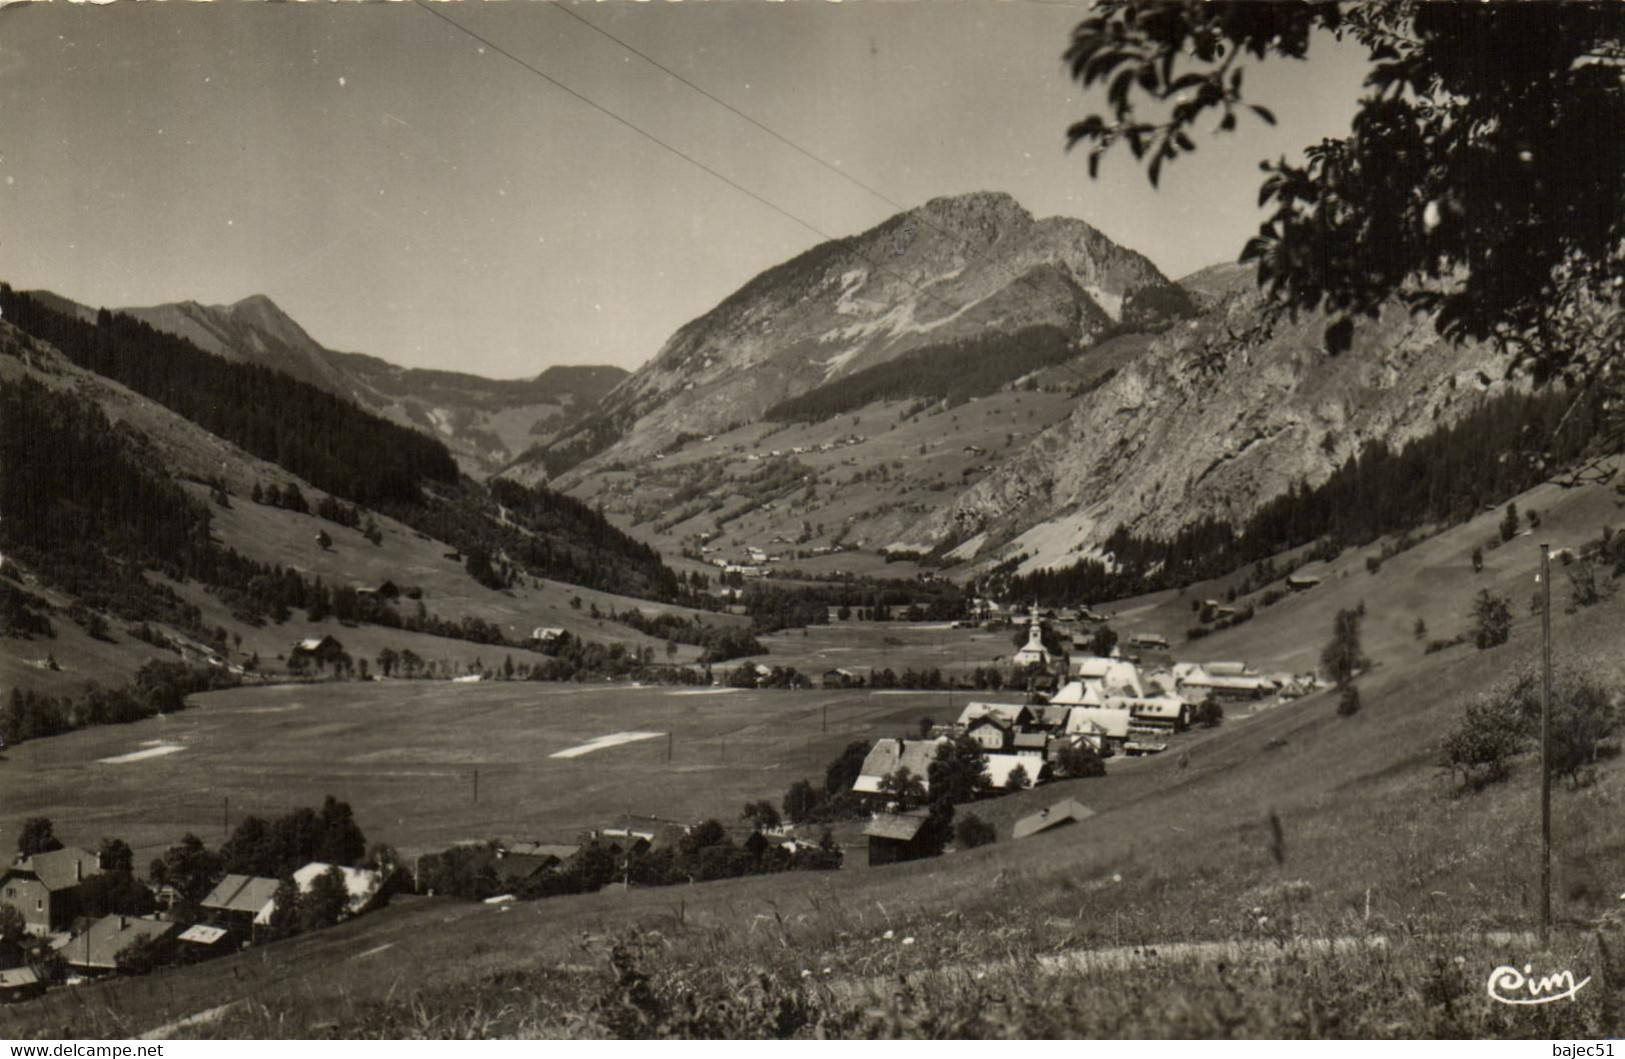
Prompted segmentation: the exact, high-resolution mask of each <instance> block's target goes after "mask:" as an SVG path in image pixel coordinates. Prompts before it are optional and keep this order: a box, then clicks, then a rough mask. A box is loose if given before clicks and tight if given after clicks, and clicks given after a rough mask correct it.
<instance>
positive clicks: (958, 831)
mask: <svg viewBox="0 0 1625 1059" xmlns="http://www.w3.org/2000/svg"><path fill="white" fill-rule="evenodd" d="M998 837H999V836H998V831H997V830H996V829H995V828H994V827H993V825H992V824H990V823H988V822H987V821H986V820H983V819H982V818H981V817H979V816H977V815H976V814H975V813H966V814H965V816H964V818H963V819H962V820H960V821H959V823H958V824H957V825H955V827H954V840H955V841H956V842H957V843H958V845H959V846H960V847H961V848H962V849H975V848H976V847H977V846H991V845H992V844H993V843H994V842H996V841H997V840H998Z"/></svg>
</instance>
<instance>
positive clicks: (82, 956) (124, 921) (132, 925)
mask: <svg viewBox="0 0 1625 1059" xmlns="http://www.w3.org/2000/svg"><path fill="white" fill-rule="evenodd" d="M175 929H177V925H176V924H174V923H170V922H168V921H167V920H162V919H141V918H139V917H137V916H120V915H110V916H103V917H102V918H100V919H98V920H96V921H95V922H94V923H92V924H90V926H89V927H88V928H86V930H85V932H84V933H83V934H79V935H76V936H74V937H72V938H68V939H66V940H65V941H63V942H62V944H60V945H59V946H57V951H58V952H59V953H61V954H62V960H63V962H64V963H66V964H67V965H68V966H69V967H72V968H73V969H75V970H77V971H82V972H87V973H91V974H106V973H107V972H109V971H116V970H118V956H119V953H121V952H123V951H124V950H125V949H127V948H129V947H130V946H131V945H134V944H135V943H136V942H138V941H155V940H157V939H158V938H161V937H163V936H164V935H166V934H168V933H169V932H171V931H173V930H175Z"/></svg>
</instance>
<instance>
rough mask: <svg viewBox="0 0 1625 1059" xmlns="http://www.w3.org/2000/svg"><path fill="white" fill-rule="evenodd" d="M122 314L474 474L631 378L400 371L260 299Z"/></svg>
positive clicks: (601, 373)
mask: <svg viewBox="0 0 1625 1059" xmlns="http://www.w3.org/2000/svg"><path fill="white" fill-rule="evenodd" d="M31 294H32V295H33V296H34V297H36V298H39V299H40V300H42V301H44V302H46V303H47V304H49V305H50V306H51V307H52V308H54V309H56V310H58V311H60V312H71V313H73V314H74V315H77V316H79V317H80V318H81V319H86V320H94V319H95V317H96V312H95V310H94V309H90V308H87V307H86V306H83V305H79V304H78V303H76V302H73V301H71V300H69V299H67V298H64V297H62V296H60V295H57V294H53V293H51V292H50V291H34V292H31ZM121 311H122V312H125V313H128V314H129V315H131V316H133V317H135V318H136V319H138V320H141V321H143V322H144V323H146V324H148V325H150V326H152V327H153V328H155V329H157V330H159V331H164V332H167V333H169V334H172V335H177V336H179V337H181V338H184V339H186V340H187V341H189V342H191V343H192V344H193V345H195V346H197V347H198V348H199V349H202V350H204V351H206V352H209V353H213V354H215V355H216V356H219V357H224V358H225V359H227V360H231V361H236V362H238V363H248V364H258V365H261V366H263V367H267V368H271V369H274V370H276V371H281V372H285V373H287V374H288V375H291V376H293V377H294V378H296V379H299V380H301V381H303V382H308V383H310V384H311V385H313V386H319V387H321V388H322V389H324V390H326V391H328V392H329V393H333V394H337V395H338V396H340V397H344V398H346V399H348V400H351V401H354V402H355V403H356V404H359V405H361V406H362V407H363V408H366V409H367V410H369V411H371V412H374V413H376V414H378V415H381V416H383V417H385V418H386V419H391V420H394V421H395V422H397V423H400V424H403V425H405V426H411V427H414V428H416V429H418V430H421V431H423V432H425V433H427V434H431V435H433V436H434V437H436V438H438V439H440V441H441V442H443V443H444V444H445V445H446V447H447V448H448V449H450V450H451V452H452V455H453V456H455V457H456V458H457V461H458V463H459V464H460V465H461V466H462V468H463V470H464V471H466V472H468V473H470V474H474V475H486V474H490V473H491V472H493V471H495V470H497V469H498V468H500V467H502V466H503V465H505V464H506V463H508V462H509V461H510V460H512V459H513V458H514V457H515V456H517V455H518V454H519V453H521V452H524V451H525V450H526V449H528V448H530V447H532V446H534V445H536V444H537V443H539V442H542V441H546V440H549V439H550V438H552V437H553V436H554V435H555V434H556V433H557V432H558V431H560V430H562V429H565V428H568V427H569V426H571V425H572V424H574V423H575V422H577V421H578V420H579V419H580V418H581V417H582V416H583V415H584V414H585V413H586V412H587V411H588V410H590V409H592V408H594V407H595V406H596V405H597V403H598V401H599V399H600V398H602V397H603V396H604V395H605V394H606V393H608V392H609V391H610V390H611V389H613V388H614V387H615V385H616V384H617V383H619V382H620V381H621V380H622V379H624V378H625V377H626V374H627V373H626V371H625V370H624V369H622V368H616V367H610V366H606V365H560V366H556V367H552V368H548V369H547V370H546V371H543V372H542V373H541V374H539V375H537V376H535V377H534V378H530V379H486V378H482V377H480V376H478V375H468V374H464V373H462V372H453V371H437V370H433V369H425V368H403V367H401V366H399V365H396V364H391V363H389V362H388V361H386V360H383V359H380V358H378V357H374V356H368V355H366V354H361V353H339V352H335V351H334V350H331V349H328V348H327V347H325V346H323V345H322V344H321V343H320V342H318V341H316V340H315V339H314V338H312V337H311V336H310V333H309V332H307V331H306V330H305V329H304V328H303V327H301V326H300V325H299V323H298V322H297V321H295V320H294V319H293V318H292V317H291V316H289V315H288V314H287V313H286V312H284V311H283V310H282V308H281V307H280V306H278V305H277V304H276V302H274V301H272V300H271V299H270V298H269V297H267V296H266V295H264V294H253V295H250V296H249V297H247V298H243V299H242V300H241V301H236V302H233V303H231V304H230V305H203V304H201V303H199V302H195V301H184V302H173V303H169V304H165V305H152V306H145V307H141V308H134V309H124V310H121Z"/></svg>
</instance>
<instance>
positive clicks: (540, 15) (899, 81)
mask: <svg viewBox="0 0 1625 1059" xmlns="http://www.w3.org/2000/svg"><path fill="white" fill-rule="evenodd" d="M1086 6H1087V5H1086V4H1082V3H1066V2H1038V0H1005V2H1002V3H993V2H988V0H961V2H950V0H889V2H886V0H847V2H844V3H832V2H828V0H790V2H785V3H770V2H766V0H711V2H705V3H701V2H696V0H685V2H682V3H675V2H669V0H665V2H662V0H656V2H648V3H637V2H618V0H603V2H597V3H579V4H571V6H570V11H572V12H574V13H576V14H577V15H579V16H580V17H581V18H583V19H587V20H590V21H591V22H592V23H593V24H594V25H596V26H598V27H600V28H601V29H603V30H605V31H607V32H608V33H609V34H612V35H613V36H615V37H618V38H620V39H621V40H622V41H625V42H626V43H627V44H630V45H631V46H632V47H634V48H636V49H637V50H638V51H641V52H644V53H646V54H647V55H649V56H650V57H652V58H654V59H656V60H658V61H659V62H660V63H662V64H664V65H666V66H668V67H670V68H671V69H672V70H675V71H676V72H678V73H680V74H682V76H683V77H685V78H687V79H688V80H690V81H693V82H694V83H695V84H698V85H700V86H702V87H704V88H705V89H706V91H708V92H710V93H712V94H713V95H715V96H717V97H719V98H721V99H723V100H726V101H727V102H728V103H729V104H731V105H732V106H734V107H736V108H738V109H739V110H741V111H743V112H745V113H747V114H749V115H750V116H751V117H752V118H754V119H755V120H756V121H758V122H760V123H761V124H763V125H765V126H767V127H769V128H771V129H773V130H774V131H775V132H777V133H778V134H779V135H781V136H783V137H785V138H786V139H788V140H790V141H792V142H794V143H796V144H798V145H800V146H801V147H803V148H805V149H806V150H807V151H808V152H810V153H811V154H813V155H816V156H817V157H818V158H820V159H822V160H823V161H825V162H827V163H829V164H830V165H832V166H835V167H838V169H839V170H840V171H841V172H843V173H848V174H850V175H851V176H853V177H855V178H856V179H857V180H859V181H861V182H862V183H863V184H867V185H869V187H871V188H874V189H876V190H878V191H879V192H881V193H882V194H883V195H884V196H885V198H880V197H877V196H876V195H874V194H871V193H870V192H868V191H865V190H863V189H862V188H860V187H858V186H856V185H854V184H852V183H849V182H847V181H846V180H843V179H842V178H841V177H840V176H837V175H835V174H833V173H831V172H830V171H829V170H828V169H825V168H823V167H822V166H820V165H818V164H817V163H815V162H813V161H811V160H809V159H808V158H806V157H804V156H803V155H801V154H799V153H797V152H796V151H795V150H793V149H791V148H790V147H787V146H785V145H784V144H782V143H780V142H778V141H777V140H775V139H774V138H773V137H772V136H770V135H768V134H767V133H765V132H762V131H761V130H759V129H757V128H755V127H753V126H752V125H751V124H750V123H749V122H746V121H745V120H743V119H741V118H740V117H738V116H737V115H735V114H732V113H730V112H729V111H727V110H726V109H724V108H723V107H720V106H718V105H717V104H716V103H714V102H712V101H710V100H708V99H706V98H705V97H704V96H702V95H699V94H698V93H696V92H694V91H693V90H692V89H690V88H688V87H686V86H684V85H683V84H682V83H680V82H678V81H676V80H674V79H673V78H671V77H670V76H669V75H667V74H666V73H664V72H662V71H661V70H659V69H658V68H656V67H654V66H651V65H650V64H648V63H647V62H645V61H644V60H643V59H642V58H639V57H638V56H636V55H634V54H633V53H632V52H630V51H627V50H626V49H624V48H622V47H620V46H619V45H618V44H616V43H615V41H613V40H611V39H609V38H607V37H605V36H602V35H600V34H598V33H596V32H595V31H594V30H593V29H591V28H589V27H588V26H586V25H584V24H582V22H580V21H577V20H576V19H573V18H571V17H570V15H569V14H566V13H564V12H562V11H559V10H555V9H554V8H553V5H551V4H547V3H542V2H537V0H507V2H501V3H496V2H480V0H465V2H461V3H447V4H437V5H436V10H439V11H442V12H444V13H445V14H446V16H447V17H450V18H453V19H455V20H456V21H457V22H459V23H461V24H462V25H464V26H466V27H467V28H468V29H470V30H472V31H473V32H474V33H476V34H478V35H479V36H480V37H483V38H485V39H486V40H487V41H488V42H489V45H487V44H484V43H481V42H480V41H479V40H476V39H474V38H473V37H470V36H468V35H466V34H465V33H463V32H461V31H460V30H458V29H457V28H456V27H454V26H452V25H449V24H448V23H447V22H446V21H444V20H443V19H441V18H438V17H436V16H435V14H433V13H431V12H430V11H427V10H425V9H423V7H422V6H420V5H417V4H413V3H381V2H380V3H342V4H341V3H309V4H281V3H278V4H271V3H258V2H246V0H219V2H216V3H209V4H200V3H180V2H174V3H167V4H140V5H137V4H135V3H131V2H128V0H123V2H115V3H111V4H106V5H91V4H66V3H50V4H14V5H10V6H7V7H5V8H4V9H0V113H3V114H4V115H6V118H5V120H0V279H4V280H5V281H6V282H9V283H11V284H12V286H14V287H17V288H41V287H43V288H48V289H51V290H54V291H56V292H57V293H59V294H63V295H65V296H67V297H70V298H73V299H75V300H77V301H80V302H84V303H86V304H89V305H92V306H104V305H105V306H112V307H130V306H142V305H152V304H157V303H161V302H170V301H181V300H194V301H199V302H203V303H205V304H219V303H228V302H233V301H237V300H238V299H241V298H244V297H247V296H248V295H251V294H256V293H261V294H266V295H269V296H270V297H271V298H272V299H273V300H275V301H276V302H277V303H278V304H279V305H281V306H282V308H283V309H284V310H286V311H287V312H288V313H289V314H290V315H291V316H292V317H293V318H294V319H295V320H297V321H299V322H300V323H301V324H302V325H304V327H305V328H306V330H308V331H309V332H310V333H311V334H312V336H313V337H315V338H316V339H317V340H318V341H320V342H321V343H323V344H324V345H326V346H328V347H329V348H332V349H338V350H344V351H355V352H364V353H371V354H374V355H376V356H381V357H384V358H385V359H388V360H391V361H394V362H396V363H399V364H404V365H408V366H413V367H436V368H446V369H452V370H458V371H467V372H473V373H476V374H482V375H487V376H492V377H497V378H519V377H528V376H531V375H535V374H536V373H538V372H540V371H542V370H543V369H544V368H546V367H548V366H549V365H553V364H604V363H607V364H616V365H620V366H621V367H625V368H628V369H631V368H635V367H637V366H638V365H639V364H641V363H643V362H644V361H646V360H648V359H650V358H651V357H653V356H654V355H655V354H656V353H657V352H658V351H659V349H660V346H661V345H662V343H664V342H665V340H666V339H667V338H668V337H669V336H670V335H671V334H672V332H673V331H675V330H676V329H677V328H678V327H680V326H681V325H682V324H684V323H685V322H687V321H688V320H690V319H693V318H694V317H696V316H699V315H701V314H702V313H704V312H705V311H707V310H708V309H710V308H711V307H712V306H714V305H715V304H716V303H717V302H719V301H721V300H722V299H723V298H725V297H727V295H728V294H730V293H731V292H732V291H734V290H735V289H737V288H738V287H739V286H741V285H742V284H743V283H745V282H746V281H747V280H749V279H750V278H751V277H752V276H754V275H756V274H757V273H758V272H760V271H762V270H763V269H765V268H768V267H770V266H772V265H774V264H777V263H779V262H781V261H784V260H786V259H787V258H790V257H792V256H794V255H796V254H798V253H800V252H801V251H803V250H806V249H807V248H809V247H811V246H813V245H816V244H817V243H819V242H821V241H823V239H824V237H825V236H831V237H833V236H843V235H849V234H853V233H855V232H859V231H862V230H864V229H866V228H868V227H871V226H872V225H874V224H877V223H879V222H881V221H883V220H885V219H886V218H887V217H889V216H891V215H892V214H893V213H895V212H897V210H896V209H895V207H894V206H893V205H891V204H890V202H888V201H886V200H887V199H889V200H891V202H895V203H900V204H902V205H904V206H908V207H912V206H916V205H919V204H921V203H924V202H925V201H927V200H929V199H931V198H935V197H937V196H941V195H953V194H960V193H965V192H971V191H982V190H992V191H1005V192H1008V193H1010V194H1012V195H1014V196H1015V197H1016V199H1017V200H1018V201H1020V202H1021V203H1022V205H1024V206H1025V207H1027V209H1029V210H1030V211H1032V212H1033V213H1034V214H1035V215H1036V216H1040V217H1043V216H1051V215H1057V214H1058V215H1065V216H1072V217H1078V218H1081V219H1083V220H1085V221H1087V222H1089V223H1090V224H1093V225H1094V226H1095V227H1097V228H1099V229H1100V230H1101V231H1103V232H1105V233H1106V234H1107V235H1108V236H1110V237H1111V238H1113V239H1114V240H1116V241H1117V242H1119V243H1121V244H1123V245H1125V246H1129V247H1132V248H1133V249H1135V250H1138V251H1140V252H1141V253H1143V254H1145V255H1146V256H1147V257H1149V258H1150V259H1151V260H1152V261H1154V262H1155V263H1156V264H1157V266H1158V267H1159V268H1161V269H1162V270H1163V272H1164V273H1166V274H1167V275H1169V276H1170V277H1173V278H1178V277H1179V276H1182V275H1185V274H1187V273H1189V272H1191V271H1194V270H1195V269H1197V268H1201V267H1203V266H1206V265H1209V264H1213V263H1215V262H1219V261H1227V260H1234V259H1235V257H1236V255H1237V253H1238V252H1239V251H1240V248H1241V246H1242V244H1243V242H1245V240H1246V239H1247V238H1248V237H1249V236H1250V235H1251V234H1253V232H1254V231H1255V230H1256V228H1257V226H1258V224H1259V222H1260V220H1261V219H1262V217H1261V215H1260V213H1259V211H1258V208H1257V189H1258V185H1259V181H1260V177H1261V174H1260V172H1259V170H1258V163H1259V161H1260V160H1262V159H1265V158H1271V159H1273V158H1277V157H1280V156H1282V155H1287V156H1296V155H1297V154H1298V152H1299V151H1300V150H1301V148H1302V147H1303V146H1305V145H1307V144H1310V143H1313V142H1317V141H1318V140H1320V139H1321V138H1322V137H1325V136H1337V135H1343V134H1345V133H1346V132H1347V131H1348V128H1349V122H1350V119H1351V117H1352V115H1353V113H1354V108H1355V103H1356V100H1357V98H1358V95H1359V83H1360V79H1361V77H1362V75H1363V69H1364V67H1363V55H1360V54H1358V53H1356V52H1354V51H1353V50H1352V49H1348V48H1343V49H1340V48H1338V47H1337V46H1336V45H1335V43H1334V42H1332V41H1331V40H1330V39H1329V38H1328V39H1326V40H1323V41H1319V42H1317V44H1316V47H1315V48H1314V49H1313V50H1312V52H1311V55H1310V61H1309V62H1305V63H1298V62H1277V63H1271V64H1265V65H1263V66H1259V67H1256V68H1253V69H1251V70H1250V71H1249V73H1248V77H1247V83H1248V89H1249V96H1250V97H1253V98H1256V99H1257V100H1258V101H1260V102H1265V103H1267V105H1269V106H1270V107H1271V109H1272V110H1273V111H1274V112H1275V115H1276V117H1277V119H1278V124H1277V125H1276V126H1275V127H1274V128H1270V127H1268V126H1265V125H1263V124H1262V123H1259V122H1256V121H1247V120H1244V121H1243V122H1242V126H1241V129H1240V131H1239V132H1237V133H1236V134H1234V135H1231V136H1228V137H1221V136H1214V137H1211V138H1204V139H1202V140H1201V141H1200V143H1199V149H1198V152H1197V153H1196V154H1195V155H1194V156H1192V157H1190V158H1188V159H1182V160H1181V161H1180V162H1179V163H1177V164H1175V165H1173V166H1171V167H1170V168H1169V169H1165V170H1164V173H1163V181H1162V187H1161V189H1160V190H1153V189H1152V188H1151V187H1150V186H1149V184H1148V183H1147V181H1146V179H1145V176H1144V173H1143V171H1142V170H1141V169H1139V168H1138V167H1136V165H1135V164H1134V162H1133V160H1132V159H1131V158H1130V157H1129V156H1128V155H1127V154H1126V153H1125V154H1123V155H1122V156H1120V157H1117V156H1114V157H1111V158H1109V159H1108V160H1107V161H1106V163H1105V164H1104V165H1103V166H1102V169H1101V175H1100V178H1099V179H1097V180H1093V181H1091V180H1090V179H1089V175H1088V170H1087V166H1086V164H1085V156H1084V154H1083V153H1082V152H1081V151H1080V152H1078V153H1068V152H1067V151H1066V149H1065V148H1066V136H1065V134H1066V128H1067V126H1068V124H1070V123H1071V122H1072V121H1075V120H1077V119H1078V118H1080V117H1082V116H1084V115H1085V114H1087V113H1089V112H1090V110H1091V105H1092V104H1093V105H1094V106H1099V105H1100V100H1099V99H1098V97H1088V96H1086V95H1085V94H1084V93H1083V92H1082V90H1081V89H1080V88H1079V87H1078V86H1077V85H1076V84H1075V83H1074V82H1072V81H1070V80H1069V78H1068V75H1067V70H1066V67H1065V64H1064V63H1063V61H1062V53H1063V52H1064V51H1065V48H1066V45H1067V41H1068V36H1069V33H1070V31H1071V29H1072V27H1073V26H1074V25H1076V23H1077V22H1078V20H1079V19H1080V18H1081V17H1082V15H1083V13H1084V11H1085V9H1086ZM491 45H494V46H495V47H492V46H491ZM502 52H508V53H511V54H512V55H513V56H517V57H518V58H520V59H522V60H524V62H525V63H527V64H529V65H530V66H532V67H534V68H535V70H536V71H541V72H542V73H545V74H547V75H548V76H550V77H552V78H554V79H556V80H557V81H559V82H562V83H563V84H564V85H567V86H569V88H570V89H572V90H574V91H575V92H577V93H579V94H580V95H581V96H585V97H586V98H587V99H590V100H592V101H593V102H594V103H597V104H598V105H600V106H601V107H603V108H605V109H607V110H609V111H611V112H613V113H614V114H615V115H618V116H619V117H620V118H622V119H624V121H625V122H626V123H630V125H633V126H636V127H637V128H639V129H642V130H644V131H646V132H647V133H649V134H650V135H652V136H653V137H655V138H657V139H659V140H661V141H664V143H665V144H667V145H669V147H670V148H673V149H675V151H676V152H681V154H686V155H688V156H690V157H692V158H693V159H694V160H695V161H698V162H700V163H703V165H704V166H706V167H709V168H710V169H712V170H715V171H716V172H717V173H719V174H721V175H723V176H725V177H727V178H728V179H729V180H731V181H733V182H735V183H736V184H739V185H741V186H743V187H745V188H747V189H749V191H750V192H752V193H754V194H755V195H758V196H760V197H761V198H763V199H766V200H768V201H770V202H771V203H773V204H774V205H775V206H777V207H779V208H780V209H782V210H783V211H784V212H782V213H781V212H778V211H776V210H774V209H772V208H769V207H768V206H766V205H763V204H762V203H760V202H758V201H755V200H754V199H752V198H751V197H749V196H748V195H746V194H745V193H743V192H741V191H740V190H737V189H736V188H734V187H730V186H729V184H727V183H726V182H724V181H723V180H722V179H719V178H718V176H716V175H712V174H710V173H707V172H705V171H704V170H702V169H701V168H699V167H698V166H696V165H695V164H693V163H692V162H690V161H688V160H685V159H684V158H683V157H681V156H680V155H679V154H678V153H674V151H673V150H669V149H667V148H666V147H662V146H660V145H659V144H656V143H654V142H652V141H651V140H650V139H648V138H646V137H645V136H643V135H640V134H639V132H637V131H635V130H634V129H633V128H630V127H628V124H623V123H622V122H621V121H617V120H616V119H615V118H613V117H610V116H609V115H606V114H605V113H603V112H601V111H600V110H596V109H594V108H593V107H592V106H591V105H589V104H588V103H586V102H583V101H582V100H581V99H578V98H575V97H573V96H572V95H570V94H568V93H567V92H566V91H564V90H563V89H561V88H559V87H557V86H556V85H554V84H552V83H549V82H548V81H547V80H546V79H544V78H543V77H542V76H539V74H538V73H536V72H534V71H532V70H528V69H526V68H525V67H523V66H521V65H519V64H518V63H516V62H514V61H513V60H512V59H510V58H508V57H506V56H505V55H503V54H502ZM19 118H20V120H18V119H19ZM785 214H789V215H790V216H786V215H785ZM792 218H796V219H792Z"/></svg>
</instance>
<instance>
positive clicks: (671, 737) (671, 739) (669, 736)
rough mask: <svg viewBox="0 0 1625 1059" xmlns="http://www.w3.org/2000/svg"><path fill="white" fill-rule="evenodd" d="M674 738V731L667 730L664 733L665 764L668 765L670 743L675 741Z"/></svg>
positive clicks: (675, 737)
mask: <svg viewBox="0 0 1625 1059" xmlns="http://www.w3.org/2000/svg"><path fill="white" fill-rule="evenodd" d="M676 739H677V733H676V732H667V733H666V764H668V765H669V764H671V751H672V744H673V743H674V742H675V741H676Z"/></svg>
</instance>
